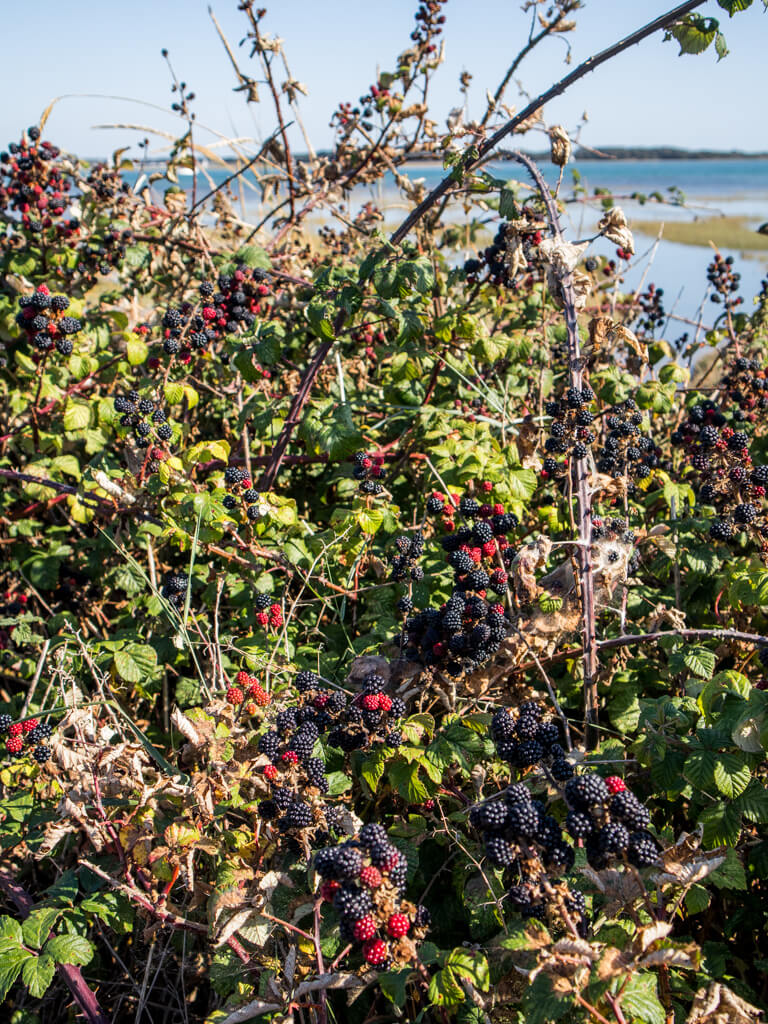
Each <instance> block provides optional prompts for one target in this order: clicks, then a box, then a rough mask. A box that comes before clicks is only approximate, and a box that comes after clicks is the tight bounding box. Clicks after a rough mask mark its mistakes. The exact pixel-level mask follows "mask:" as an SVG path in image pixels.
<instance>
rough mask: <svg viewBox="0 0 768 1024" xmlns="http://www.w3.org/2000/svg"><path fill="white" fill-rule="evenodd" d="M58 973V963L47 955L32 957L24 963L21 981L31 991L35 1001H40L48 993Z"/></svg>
mask: <svg viewBox="0 0 768 1024" xmlns="http://www.w3.org/2000/svg"><path fill="white" fill-rule="evenodd" d="M55 973H56V962H55V961H54V959H53V957H51V956H48V955H47V954H46V953H41V954H40V956H32V957H30V958H29V959H28V960H26V961H25V962H24V967H23V968H22V973H21V980H22V981H23V982H24V984H25V985H26V986H27V988H28V989H29V994H30V995H31V996H32V998H33V999H40V998H42V996H43V995H45V993H46V992H47V991H48V986H49V985H50V984H51V982H52V981H53V976H54V974H55Z"/></svg>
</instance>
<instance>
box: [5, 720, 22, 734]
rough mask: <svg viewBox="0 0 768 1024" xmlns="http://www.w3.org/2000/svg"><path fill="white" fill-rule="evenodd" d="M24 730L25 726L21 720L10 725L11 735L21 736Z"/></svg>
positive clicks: (9, 732) (9, 731)
mask: <svg viewBox="0 0 768 1024" xmlns="http://www.w3.org/2000/svg"><path fill="white" fill-rule="evenodd" d="M23 732H24V727H23V726H22V724H21V722H14V723H13V724H12V725H9V726H8V735H9V736H21V734H22V733H23Z"/></svg>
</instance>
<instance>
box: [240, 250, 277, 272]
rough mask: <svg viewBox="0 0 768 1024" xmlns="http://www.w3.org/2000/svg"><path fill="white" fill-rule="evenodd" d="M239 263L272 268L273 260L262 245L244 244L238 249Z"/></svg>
mask: <svg viewBox="0 0 768 1024" xmlns="http://www.w3.org/2000/svg"><path fill="white" fill-rule="evenodd" d="M237 261H238V263H244V264H245V265H246V267H253V268H254V269H260V270H271V269H272V261H271V260H270V258H269V256H268V255H267V254H266V252H265V251H264V250H263V249H262V248H261V246H260V245H244V246H242V248H240V249H238V250H237Z"/></svg>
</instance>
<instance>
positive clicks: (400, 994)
mask: <svg viewBox="0 0 768 1024" xmlns="http://www.w3.org/2000/svg"><path fill="white" fill-rule="evenodd" d="M412 974H413V971H412V970H411V969H410V967H406V968H405V969H404V970H402V971H385V972H384V973H383V974H379V976H378V978H377V981H378V984H379V988H380V989H381V991H382V992H383V993H384V995H385V996H386V997H387V999H389V1001H390V1002H391V1003H394V1004H395V1006H397V1007H398V1008H399V1009H402V1008H403V1007H404V1006H405V1000H406V998H407V985H408V978H409V977H410V976H411V975H412Z"/></svg>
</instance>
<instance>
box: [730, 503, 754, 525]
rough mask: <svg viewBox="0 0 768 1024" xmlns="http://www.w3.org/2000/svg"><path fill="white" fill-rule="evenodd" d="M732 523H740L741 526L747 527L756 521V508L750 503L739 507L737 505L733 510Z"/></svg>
mask: <svg viewBox="0 0 768 1024" xmlns="http://www.w3.org/2000/svg"><path fill="white" fill-rule="evenodd" d="M733 519H734V522H737V523H740V524H741V525H744V526H748V525H749V524H750V523H753V522H754V521H755V519H757V508H756V506H755V505H752V504H751V503H750V502H744V503H743V504H741V505H737V506H736V508H735V509H734V510H733Z"/></svg>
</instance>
